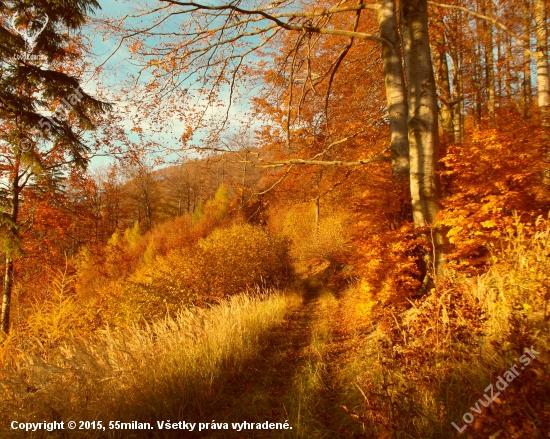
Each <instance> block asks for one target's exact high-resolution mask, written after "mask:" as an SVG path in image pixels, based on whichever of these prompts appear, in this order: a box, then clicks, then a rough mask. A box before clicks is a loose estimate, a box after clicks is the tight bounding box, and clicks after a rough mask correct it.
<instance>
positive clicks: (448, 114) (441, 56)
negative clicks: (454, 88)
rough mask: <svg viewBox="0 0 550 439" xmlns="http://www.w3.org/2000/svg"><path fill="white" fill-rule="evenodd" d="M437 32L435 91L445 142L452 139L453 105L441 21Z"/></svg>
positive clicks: (435, 38) (438, 22) (435, 44)
mask: <svg viewBox="0 0 550 439" xmlns="http://www.w3.org/2000/svg"><path fill="white" fill-rule="evenodd" d="M436 26H437V28H438V29H437V32H436V33H435V35H434V67H435V78H436V83H437V90H438V91H439V121H440V122H441V129H442V131H443V135H444V136H445V141H449V140H450V139H451V138H452V135H453V131H454V127H453V103H452V99H451V82H450V80H449V63H448V62H447V44H446V41H445V33H444V24H443V20H442V19H441V18H439V19H438V20H437V21H436Z"/></svg>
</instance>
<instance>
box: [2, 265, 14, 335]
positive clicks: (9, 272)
mask: <svg viewBox="0 0 550 439" xmlns="http://www.w3.org/2000/svg"><path fill="white" fill-rule="evenodd" d="M13 275H14V261H13V257H12V256H11V255H6V272H5V274H4V292H3V297H2V331H3V332H4V333H5V334H8V333H9V331H10V310H11V294H12V291H13Z"/></svg>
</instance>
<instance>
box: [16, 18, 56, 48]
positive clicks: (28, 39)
mask: <svg viewBox="0 0 550 439" xmlns="http://www.w3.org/2000/svg"><path fill="white" fill-rule="evenodd" d="M44 17H45V18H44V20H43V21H44V22H43V24H42V28H41V29H40V30H37V31H34V32H32V33H31V27H33V26H31V25H29V27H28V28H27V29H25V30H21V29H19V28H17V26H16V25H15V22H16V21H17V18H18V15H17V14H13V15H12V17H11V27H12V29H13V30H14V31H15V32H16V33H18V34H19V35H20V36H21V37H22V38H23V40H25V43H26V45H27V48H28V50H29V51H30V52H32V51H33V50H34V47H35V46H36V40H37V39H38V37H39V35H40V34H41V33H42V32H43V31H44V29H46V26H47V25H48V22H49V20H50V19H49V17H48V16H47V15H46V14H45V15H44ZM33 23H34V22H33Z"/></svg>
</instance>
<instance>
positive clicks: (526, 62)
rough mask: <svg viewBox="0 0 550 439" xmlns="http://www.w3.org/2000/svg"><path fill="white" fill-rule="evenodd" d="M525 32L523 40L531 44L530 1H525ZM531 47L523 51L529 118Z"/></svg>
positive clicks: (525, 100) (524, 111)
mask: <svg viewBox="0 0 550 439" xmlns="http://www.w3.org/2000/svg"><path fill="white" fill-rule="evenodd" d="M524 6H525V8H524V11H523V19H524V22H525V23H524V26H525V27H524V31H523V39H524V40H525V41H526V42H527V44H529V41H530V34H531V14H530V10H529V7H530V1H529V0H525V1H524ZM529 50H530V48H529V46H527V47H525V48H524V49H523V87H522V88H523V115H524V116H525V117H528V116H529V115H530V112H531V101H532V93H533V91H532V89H531V54H530V53H529Z"/></svg>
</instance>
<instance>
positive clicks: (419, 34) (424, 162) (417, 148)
mask: <svg viewBox="0 0 550 439" xmlns="http://www.w3.org/2000/svg"><path fill="white" fill-rule="evenodd" d="M401 30H402V31H401V35H402V38H403V51H404V56H405V72H406V78H407V84H408V87H409V151H410V167H411V170H410V189H411V200H412V209H413V218H414V224H415V226H416V227H427V226H428V227H433V226H434V222H435V218H436V215H437V213H438V211H439V203H438V193H439V187H438V180H437V175H436V171H437V161H438V148H439V133H438V118H437V113H438V109H437V93H436V88H435V79H434V71H433V64H432V58H431V53H430V43H429V38H428V8H427V1H426V0H403V2H402V5H401ZM432 237H433V242H432V245H433V255H430V261H429V262H430V263H431V265H432V267H433V268H434V270H435V273H436V274H437V273H439V272H440V270H441V269H442V267H443V236H442V234H441V232H440V231H439V230H437V229H435V230H434V231H433V234H432Z"/></svg>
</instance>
